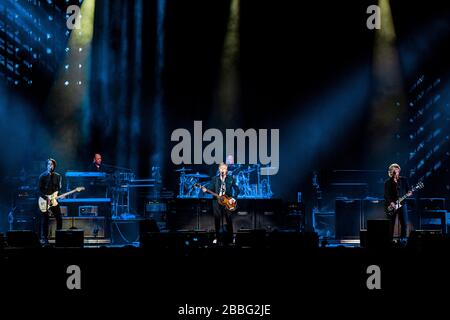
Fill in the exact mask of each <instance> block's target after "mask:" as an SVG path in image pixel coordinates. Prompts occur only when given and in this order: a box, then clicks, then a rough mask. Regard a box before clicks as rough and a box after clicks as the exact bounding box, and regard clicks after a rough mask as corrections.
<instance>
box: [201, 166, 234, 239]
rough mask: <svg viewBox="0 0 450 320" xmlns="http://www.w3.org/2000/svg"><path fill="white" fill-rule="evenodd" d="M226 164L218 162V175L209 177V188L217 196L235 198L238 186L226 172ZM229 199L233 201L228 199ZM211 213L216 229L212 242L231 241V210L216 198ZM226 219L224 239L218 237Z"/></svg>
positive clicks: (203, 189)
mask: <svg viewBox="0 0 450 320" xmlns="http://www.w3.org/2000/svg"><path fill="white" fill-rule="evenodd" d="M227 171H228V166H227V164H225V163H221V164H219V175H217V176H214V177H213V178H212V179H211V184H210V185H211V190H212V191H214V192H215V193H217V194H218V195H219V196H221V195H224V194H225V195H227V196H229V197H233V198H237V196H238V195H239V188H238V186H237V184H236V178H235V177H234V176H232V175H228V174H227ZM202 191H203V192H205V191H206V189H205V187H202ZM230 201H235V200H234V199H230ZM213 213H214V227H215V231H216V239H214V243H217V241H218V240H219V241H220V240H222V241H224V242H228V243H229V242H231V241H232V238H233V223H232V221H231V212H230V211H229V210H227V209H226V208H225V207H224V206H222V205H220V204H219V203H218V202H217V201H216V200H213ZM224 219H225V221H226V235H225V237H224V239H222V238H221V237H220V231H221V229H222V226H223V220H224Z"/></svg>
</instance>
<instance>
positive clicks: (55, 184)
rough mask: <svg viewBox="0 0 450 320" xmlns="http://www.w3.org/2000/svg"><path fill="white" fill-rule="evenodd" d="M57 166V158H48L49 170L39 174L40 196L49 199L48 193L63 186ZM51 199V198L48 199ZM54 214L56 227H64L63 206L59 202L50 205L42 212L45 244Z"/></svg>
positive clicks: (52, 192)
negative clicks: (51, 216) (51, 217)
mask: <svg viewBox="0 0 450 320" xmlns="http://www.w3.org/2000/svg"><path fill="white" fill-rule="evenodd" d="M55 168H56V160H55V159H51V158H50V159H48V160H47V171H45V172H44V173H42V174H41V175H40V176H39V186H38V187H39V196H40V197H41V198H43V199H48V195H51V194H54V193H55V192H57V191H58V192H59V191H60V190H61V187H62V178H61V175H60V174H59V173H57V172H55ZM48 201H50V199H48ZM50 214H52V215H53V216H54V217H55V219H56V228H57V229H62V217H61V208H60V207H59V204H56V205H54V206H50V205H49V208H48V210H47V211H46V212H43V213H42V219H41V221H42V234H41V238H42V240H43V242H44V243H45V244H48V223H49V215H50Z"/></svg>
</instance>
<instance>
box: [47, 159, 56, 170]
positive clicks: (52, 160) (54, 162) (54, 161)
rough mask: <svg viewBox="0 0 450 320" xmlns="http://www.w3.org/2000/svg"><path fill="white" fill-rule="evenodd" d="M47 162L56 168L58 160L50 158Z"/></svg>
mask: <svg viewBox="0 0 450 320" xmlns="http://www.w3.org/2000/svg"><path fill="white" fill-rule="evenodd" d="M47 161H51V162H52V163H53V167H54V168H56V160H55V159H52V158H48V160H47Z"/></svg>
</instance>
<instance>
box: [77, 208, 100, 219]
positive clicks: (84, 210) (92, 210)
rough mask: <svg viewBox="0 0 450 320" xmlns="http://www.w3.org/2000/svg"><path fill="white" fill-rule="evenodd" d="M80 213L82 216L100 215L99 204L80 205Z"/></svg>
mask: <svg viewBox="0 0 450 320" xmlns="http://www.w3.org/2000/svg"><path fill="white" fill-rule="evenodd" d="M78 215H79V216H80V217H96V216H98V206H79V207H78Z"/></svg>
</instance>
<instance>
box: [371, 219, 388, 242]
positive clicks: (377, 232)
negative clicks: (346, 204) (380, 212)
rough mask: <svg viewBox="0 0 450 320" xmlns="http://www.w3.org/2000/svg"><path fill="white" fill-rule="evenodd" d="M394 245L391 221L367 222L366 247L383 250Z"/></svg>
mask: <svg viewBox="0 0 450 320" xmlns="http://www.w3.org/2000/svg"><path fill="white" fill-rule="evenodd" d="M391 245H392V227H391V220H389V219H378V220H370V219H369V220H367V239H366V247H367V248H370V249H372V248H375V249H378V248H379V249H383V248H389V247H390V246H391Z"/></svg>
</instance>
